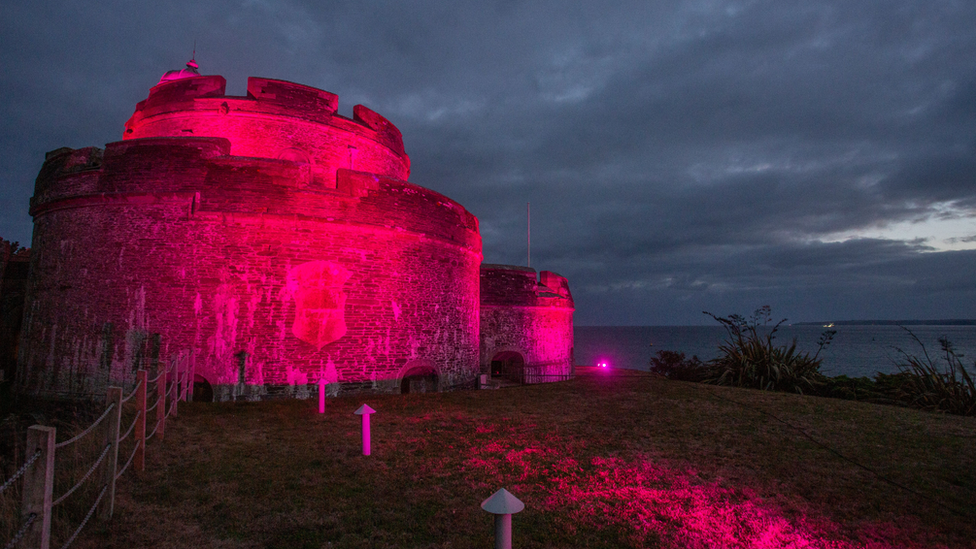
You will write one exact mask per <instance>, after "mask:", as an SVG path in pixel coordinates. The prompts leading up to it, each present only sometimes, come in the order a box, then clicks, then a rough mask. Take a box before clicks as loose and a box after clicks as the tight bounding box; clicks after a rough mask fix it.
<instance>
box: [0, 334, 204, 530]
mask: <svg viewBox="0 0 976 549" xmlns="http://www.w3.org/2000/svg"><path fill="white" fill-rule="evenodd" d="M160 366H161V365H160V364H158V363H157V368H156V369H157V374H156V376H155V377H153V378H152V379H150V378H149V377H148V375H147V372H146V370H138V371H137V372H136V379H137V382H136V385H135V387H134V388H133V389H132V392H130V393H129V394H128V395H127V396H125V397H124V398H123V396H122V394H123V391H122V389H121V388H119V387H109V388H108V391H107V393H106V398H105V409H104V411H103V412H102V414H101V415H100V416H99V417H98V419H96V420H95V421H94V422H92V424H91V425H89V426H88V427H87V428H86V429H85V430H84V431H82V432H81V433H78V434H77V435H75V436H73V437H71V438H70V439H68V440H65V441H63V442H57V443H56V442H55V441H56V438H57V437H56V435H57V431H56V429H55V428H54V427H45V426H41V425H34V426H32V427H30V428H29V429H28V430H27V451H26V452H25V454H24V455H26V456H29V457H28V458H27V459H26V460H25V462H24V465H23V466H21V467H20V469H18V470H17V472H16V473H14V474H13V476H11V477H10V478H9V479H7V480H6V481H5V482H4V483H3V485H2V486H0V494H2V493H3V492H4V491H5V490H6V489H7V488H8V487H10V486H13V485H14V483H16V482H17V481H18V480H20V479H23V484H22V490H21V493H22V496H23V497H22V502H21V513H20V516H21V519H22V520H23V524H22V525H21V526H20V528H19V529H18V531H17V533H16V534H15V535H14V536H13V537H12V538H10V539H9V540H8V541H7V542H6V544H5V545H4V546H3V549H50V547H51V522H52V516H53V515H52V510H53V508H54V507H57V506H58V505H61V504H62V503H64V502H65V501H66V500H67V499H68V497H69V496H71V495H72V494H74V493H75V492H76V491H77V490H78V489H79V488H80V487H81V486H82V485H84V484H85V483H86V482H87V481H88V480H90V479H91V478H92V477H93V476H94V475H95V473H96V472H99V471H101V478H102V480H101V484H100V486H101V489H100V491H99V493H98V496H97V497H96V498H95V501H94V503H93V504H92V505H91V507H90V508H89V509H88V512H87V513H86V515H85V517H84V519H82V521H81V524H79V525H78V527H77V528H76V529H75V530H74V532H73V533H72V534H71V536H70V537H69V538H68V540H67V541H66V542H65V543H64V545H63V546H62V549H67V548H68V547H69V546H70V545H71V544H72V543H73V542H74V541H75V539H76V538H77V537H78V535H79V534H80V533H81V531H82V530H83V529H84V528H85V525H86V524H88V522H89V521H90V520H91V518H92V517H93V516H95V515H97V518H98V519H99V520H102V521H107V520H110V519H111V518H112V513H113V509H114V502H115V482H116V480H118V479H120V478H121V477H122V475H124V474H125V472H126V471H128V470H129V467H130V466H131V467H133V468H134V469H135V470H136V471H144V470H145V467H146V460H145V457H146V442H148V441H149V439H151V438H152V437H153V436H156V435H157V434H158V435H159V438H160V440H162V438H163V433H164V431H165V423H166V419H167V418H168V417H169V416H170V415H171V414H172V416H173V417H176V416H177V409H178V408H177V403H178V402H179V401H180V400H184V401H188V400H190V399H191V396H192V392H191V390H190V389H191V387H192V385H191V384H190V380H192V379H193V378H192V361H191V360H190V356H189V354H188V353H182V354H180V355H179V356H177V357H176V359H174V360H173V361H172V363H171V364H170V365H168V367H166V368H163V367H160ZM153 384H155V386H156V387H155V393H156V395H157V397H156V398H155V399H154V400H153V403H152V406H151V407H147V393H148V387H149V386H150V385H153ZM174 395H175V396H174ZM133 400H134V401H135V402H134V405H133V406H134V409H135V414H134V415H133V416H131V417H132V420H131V423H130V425H129V427H128V428H127V429H126V431H125V433H124V434H122V435H121V436H120V434H119V432H120V427H121V423H122V411H123V406H125V405H126V404H128V403H130V401H133ZM127 409H128V410H130V412H128V413H127V416H128V414H129V413H131V410H132V409H133V407H132V406H130V407H128V408H127ZM150 412H155V414H153V415H154V418H153V419H154V421H153V424H154V425H153V428H152V432H151V433H149V434H148V435H147V434H146V420H147V417H148V416H149V414H150ZM106 420H107V421H106ZM99 426H104V427H105V429H104V430H105V439H104V440H105V442H104V445H99V446H98V447H99V448H100V453H99V455H98V457H97V458H95V459H94V460H93V461H92V463H91V465H90V466H88V467H87V471H86V472H85V474H84V475H82V477H81V479H80V480H78V481H77V482H76V483H75V484H74V486H72V487H71V488H70V489H68V490H67V491H66V492H65V493H64V494H63V495H61V496H60V497H58V498H57V499H55V498H54V497H53V492H54V480H55V475H56V473H57V472H58V471H57V469H58V468H59V467H60V469H61V474H60V475H59V478H60V477H63V476H64V474H65V471H64V469H65V467H74V468H75V469H73V470H77V469H78V468H79V467H78V465H79V464H77V463H72V464H70V465H69V464H64V463H61V462H60V461H58V462H57V463H56V461H55V453H56V452H57V450H59V449H62V448H65V447H67V446H69V445H71V444H74V443H76V442H79V441H81V440H82V439H84V438H85V437H87V436H88V435H90V434H92V433H94V432H95V430H96V429H97V428H98V427H99ZM130 436H132V437H133V440H134V446H133V448H132V451H131V453H130V454H129V457H128V459H127V460H126V462H125V465H123V466H122V467H121V468H119V466H118V465H119V445H120V444H121V443H122V442H123V441H125V440H127V439H128V438H129V437H130ZM86 448H87V446H86ZM79 451H80V450H75V452H76V453H77V452H79ZM69 476H70V475H69ZM87 493H89V494H91V493H92V492H87ZM59 516H60V515H59Z"/></svg>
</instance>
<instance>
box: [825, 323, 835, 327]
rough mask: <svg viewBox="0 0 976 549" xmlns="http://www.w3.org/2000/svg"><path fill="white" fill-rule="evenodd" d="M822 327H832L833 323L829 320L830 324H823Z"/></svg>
mask: <svg viewBox="0 0 976 549" xmlns="http://www.w3.org/2000/svg"><path fill="white" fill-rule="evenodd" d="M823 327H824V328H833V327H834V323H833V322H831V323H830V324H824V325H823Z"/></svg>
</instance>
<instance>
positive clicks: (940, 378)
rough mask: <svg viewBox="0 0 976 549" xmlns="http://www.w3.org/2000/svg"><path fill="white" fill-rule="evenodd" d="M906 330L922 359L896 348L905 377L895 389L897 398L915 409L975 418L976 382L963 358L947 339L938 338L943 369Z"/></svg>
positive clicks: (914, 336) (915, 337) (901, 377)
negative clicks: (918, 349) (944, 364)
mask: <svg viewBox="0 0 976 549" xmlns="http://www.w3.org/2000/svg"><path fill="white" fill-rule="evenodd" d="M904 329H905V331H906V332H908V334H909V335H910V336H911V338H912V339H913V340H915V342H916V343H917V344H918V345H919V347H920V348H921V349H922V356H918V355H912V354H908V353H906V352H905V351H903V350H901V349H896V350H897V351H898V352H899V353H900V354H901V356H902V359H903V361H902V362H899V363H898V364H897V366H898V370H899V371H900V372H901V374H902V375H901V376H899V378H900V381H901V382H900V383H899V384H898V385H897V387H896V388H895V397H896V398H897V399H898V400H900V401H901V402H903V403H904V404H907V405H908V406H912V407H914V408H922V409H925V410H933V411H940V412H947V413H950V414H958V415H963V416H972V415H976V383H974V382H973V377H972V375H971V374H970V373H969V372H967V371H966V368H965V366H964V365H963V363H962V358H961V355H959V354H957V353H956V351H955V349H954V347H953V345H952V342H951V341H949V339H948V338H947V337H945V336H943V337H940V338H939V345H940V347H941V348H942V353H941V355H942V356H941V358H942V360H944V361H945V363H946V368H945V370H943V369H942V368H940V367H939V365H938V362H937V361H936V360H933V359H932V357H930V356H929V353H928V351H927V350H926V348H925V345H924V344H923V343H922V341H921V340H919V338H918V336H916V335H915V333H914V332H912V331H911V330H909V329H908V328H904ZM974 368H976V363H974Z"/></svg>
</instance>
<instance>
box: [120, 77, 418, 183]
mask: <svg viewBox="0 0 976 549" xmlns="http://www.w3.org/2000/svg"><path fill="white" fill-rule="evenodd" d="M337 108H338V96H336V95H335V94H333V93H330V92H327V91H324V90H320V89H317V88H313V87H310V86H304V85H302V84H295V83H293V82H287V81H284V80H273V79H269V78H257V77H251V78H248V83H247V96H245V97H238V96H229V95H226V80H225V79H224V78H223V77H222V76H216V75H214V76H196V77H191V78H181V79H177V80H168V81H163V82H161V83H160V84H158V85H156V86H155V87H153V88H152V89H151V90H150V91H149V97H148V98H147V99H145V100H144V101H141V102H140V103H139V104H138V105H136V110H135V112H134V113H133V115H132V117H131V118H129V120H128V122H126V124H125V134H124V136H123V139H126V140H128V139H141V138H147V137H220V138H225V139H227V140H228V141H230V144H231V154H233V155H234V156H246V157H255V158H270V159H283V160H290V161H294V162H299V163H302V164H305V165H306V166H307V169H308V172H309V174H308V181H307V184H309V185H312V186H315V187H319V188H335V187H336V184H337V182H336V173H337V172H338V170H340V169H351V170H356V171H365V172H370V173H375V174H378V175H382V176H386V177H391V178H394V179H402V180H407V179H409V177H410V158H409V157H408V156H407V154H406V152H405V151H404V148H403V137H402V135H401V134H400V130H399V129H397V127H396V126H394V125H393V124H392V123H390V122H389V121H388V120H387V119H386V118H384V117H383V116H381V115H379V114H377V113H376V112H374V111H372V110H370V109H369V108H367V107H365V106H363V105H356V106H355V107H354V108H353V117H352V118H351V119H350V118H348V117H345V116H342V115H340V114H338V113H337V112H336V111H337Z"/></svg>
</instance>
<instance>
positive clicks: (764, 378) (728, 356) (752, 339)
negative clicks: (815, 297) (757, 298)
mask: <svg viewBox="0 0 976 549" xmlns="http://www.w3.org/2000/svg"><path fill="white" fill-rule="evenodd" d="M704 313H705V314H706V315H708V316H710V317H712V318H714V319H715V320H716V321H717V322H718V323H719V324H721V325H722V327H724V328H725V331H726V332H727V333H728V336H729V337H728V340H726V341H725V342H724V343H723V344H722V345H720V346H719V349H718V350H719V357H718V358H716V359H713V360H710V361H708V363H707V365H708V368H709V374H710V375H709V378H708V379H707V380H706V382H708V383H715V384H717V385H731V386H735V387H752V388H755V389H762V390H765V391H788V392H795V393H801V394H802V393H803V392H804V391H807V392H816V389H817V388H818V387H819V386H820V385H821V384H822V383H823V382H824V380H825V377H824V375H823V374H821V373H820V359H819V358H818V357H819V356H820V351H822V350H823V348H824V347H826V346H827V345H829V344H830V341H831V340H832V339H833V337H834V334H835V333H836V331H834V330H828V331H825V332H824V333H823V334H822V335H821V336H820V341H819V348H818V349H817V352H816V354H814V355H813V356H812V357H811V356H810V355H809V353H799V352H797V350H796V339H795V338H794V339H793V343H792V344H791V345H789V346H776V345H774V344H773V340H774V339H775V338H776V332H777V331H778V330H779V327H780V326H781V325H782V324H783V323H784V322H786V319H785V318H784V319H783V320H780V321H779V322H777V323H776V324H775V325H773V326H771V327H770V325H769V323H770V320H771V318H772V313H771V309H770V307H769V305H766V306H763V307H761V308H759V309H756V311H755V312H754V313H753V314H752V317H750V318H749V319H746V318H745V317H743V316H741V315H737V314H734V315H730V316H728V317H718V316H715V315H713V314H712V313H709V312H707V311H704Z"/></svg>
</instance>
